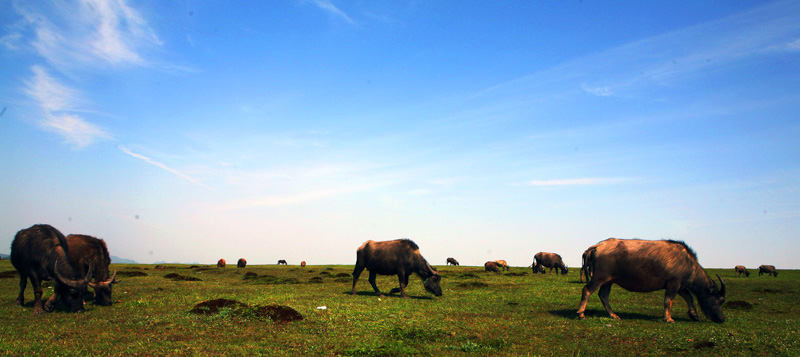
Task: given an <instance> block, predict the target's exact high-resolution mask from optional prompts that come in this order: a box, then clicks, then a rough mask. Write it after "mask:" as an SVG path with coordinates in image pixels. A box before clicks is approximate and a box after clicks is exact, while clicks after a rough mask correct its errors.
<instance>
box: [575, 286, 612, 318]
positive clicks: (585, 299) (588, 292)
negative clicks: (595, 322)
mask: <svg viewBox="0 0 800 357" xmlns="http://www.w3.org/2000/svg"><path fill="white" fill-rule="evenodd" d="M604 283H605V281H602V280H601V279H599V278H598V279H595V277H592V280H590V281H589V283H587V284H586V285H585V286H584V287H583V291H582V293H581V303H580V304H579V305H578V312H577V314H578V318H579V319H581V320H583V319H585V318H586V316H584V315H583V313H584V311H586V304H587V303H589V297H590V296H592V294H594V292H595V291H597V289H599V288H600V286H602V285H603V284H604Z"/></svg>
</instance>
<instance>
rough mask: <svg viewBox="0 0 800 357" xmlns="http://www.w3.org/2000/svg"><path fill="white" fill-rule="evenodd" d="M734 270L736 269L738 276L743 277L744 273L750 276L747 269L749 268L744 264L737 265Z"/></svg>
mask: <svg viewBox="0 0 800 357" xmlns="http://www.w3.org/2000/svg"><path fill="white" fill-rule="evenodd" d="M733 270H734V271H736V276H738V277H741V276H742V274H744V276H745V277H746V278H747V277H750V272H749V271H747V268H745V267H744V265H737V266H736V267H734V268H733Z"/></svg>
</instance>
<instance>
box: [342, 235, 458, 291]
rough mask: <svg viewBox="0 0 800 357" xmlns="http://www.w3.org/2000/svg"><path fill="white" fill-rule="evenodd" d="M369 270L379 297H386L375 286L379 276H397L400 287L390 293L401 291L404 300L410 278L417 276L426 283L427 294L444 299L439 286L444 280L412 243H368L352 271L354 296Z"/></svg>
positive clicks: (370, 278) (363, 247)
mask: <svg viewBox="0 0 800 357" xmlns="http://www.w3.org/2000/svg"><path fill="white" fill-rule="evenodd" d="M365 268H366V269H367V270H369V283H370V284H371V285H372V289H374V290H375V293H376V294H377V295H378V296H379V297H383V294H382V293H381V292H380V290H378V286H377V285H375V278H376V277H377V275H378V274H380V275H397V279H398V280H399V282H400V287H399V288H395V289H392V290H391V291H390V292H389V293H390V294H391V293H394V292H395V291H397V290H399V291H400V295H401V296H402V297H403V298H406V299H407V298H408V296H407V295H406V286H408V278H409V276H411V274H413V273H417V275H419V277H420V278H422V280H423V285H424V286H425V290H427V291H428V292H430V293H432V294H434V295H436V296H442V288H441V287H440V286H439V281H440V280H441V277H440V276H439V273H438V272H437V271H436V269H434V268H433V267H431V266H430V264H428V261H427V260H425V258H423V257H422V254H420V252H419V246H417V244H416V243H414V242H413V241H411V240H410V239H397V240H390V241H383V242H375V241H371V240H368V241H366V242H364V244H362V245H361V247H359V248H358V251H357V252H356V267H355V269H353V290H352V291H351V292H350V293H351V294H353V295H355V294H356V282H358V277H359V276H361V272H363V271H364V269H365Z"/></svg>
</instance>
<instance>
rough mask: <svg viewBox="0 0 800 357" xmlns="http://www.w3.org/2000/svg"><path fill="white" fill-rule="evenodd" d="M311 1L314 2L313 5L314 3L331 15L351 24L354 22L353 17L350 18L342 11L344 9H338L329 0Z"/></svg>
mask: <svg viewBox="0 0 800 357" xmlns="http://www.w3.org/2000/svg"><path fill="white" fill-rule="evenodd" d="M311 2H312V3H314V5H316V6H317V7H319V8H320V9H323V10H325V11H326V12H328V13H329V14H331V15H332V16H333V17H336V18H340V19H342V20H344V21H346V22H347V23H349V24H351V25H355V24H356V23H355V21H353V19H351V18H350V16H348V15H347V14H346V13H344V11H342V10H339V8H338V7H336V5H334V4H333V3H331V2H330V0H311Z"/></svg>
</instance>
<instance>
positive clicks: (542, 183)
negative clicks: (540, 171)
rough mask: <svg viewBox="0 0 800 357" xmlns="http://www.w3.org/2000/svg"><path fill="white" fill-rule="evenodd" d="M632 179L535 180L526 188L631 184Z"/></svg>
mask: <svg viewBox="0 0 800 357" xmlns="http://www.w3.org/2000/svg"><path fill="white" fill-rule="evenodd" d="M630 181H632V179H630V178H625V177H587V178H574V179H554V180H533V181H528V182H526V183H525V184H524V185H525V186H593V185H615V184H620V183H625V182H630Z"/></svg>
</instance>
